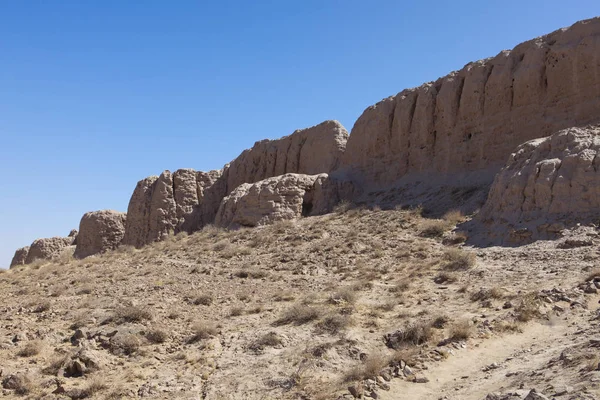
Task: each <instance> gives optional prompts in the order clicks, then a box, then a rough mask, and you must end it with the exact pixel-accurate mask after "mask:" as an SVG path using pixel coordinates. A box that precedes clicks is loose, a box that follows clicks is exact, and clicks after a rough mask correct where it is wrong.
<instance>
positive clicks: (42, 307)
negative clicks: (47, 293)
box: [33, 301, 50, 313]
mask: <svg viewBox="0 0 600 400" xmlns="http://www.w3.org/2000/svg"><path fill="white" fill-rule="evenodd" d="M48 310H50V302H49V301H43V302H41V303H39V304H38V305H37V306H36V307H35V308H34V309H33V312H34V313H42V312H46V311H48Z"/></svg>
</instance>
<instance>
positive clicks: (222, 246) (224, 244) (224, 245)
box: [213, 240, 231, 252]
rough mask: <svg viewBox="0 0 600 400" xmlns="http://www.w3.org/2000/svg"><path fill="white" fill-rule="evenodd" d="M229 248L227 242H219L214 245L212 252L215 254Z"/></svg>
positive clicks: (229, 244)
mask: <svg viewBox="0 0 600 400" xmlns="http://www.w3.org/2000/svg"><path fill="white" fill-rule="evenodd" d="M229 246H231V243H229V242H228V241H227V240H221V241H219V242H217V243H215V244H214V246H213V250H214V251H216V252H220V251H223V250H225V249H227V248H228V247H229Z"/></svg>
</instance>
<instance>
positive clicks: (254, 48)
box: [0, 0, 600, 267]
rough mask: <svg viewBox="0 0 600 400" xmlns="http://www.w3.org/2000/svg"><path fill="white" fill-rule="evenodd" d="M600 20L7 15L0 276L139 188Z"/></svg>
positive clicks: (236, 7)
mask: <svg viewBox="0 0 600 400" xmlns="http://www.w3.org/2000/svg"><path fill="white" fill-rule="evenodd" d="M599 14H600V2H598V0H588V1H585V0H581V1H574V0H572V1H564V0H561V1H558V0H544V1H540V0H527V1H522V0H521V1H514V0H504V1H481V0H477V1H471V0H468V1H467V0H462V1H461V0H456V1H427V0H424V1H411V2H408V1H398V0H396V1H383V0H381V1H366V0H362V1H356V0H338V1H333V0H332V1H327V0H302V1H291V0H290V1H287V0H277V1H276V0H272V1H260V0H257V1H201V0H196V1H186V0H178V1H165V0H161V1H153V0H143V1H142V0H130V1H122V0H96V1H88V0H59V1H42V0H40V1H28V0H23V1H2V2H0V139H1V144H0V167H1V170H2V171H4V178H3V179H1V180H0V267H8V265H9V263H10V259H11V257H12V255H13V252H14V250H15V249H16V248H17V247H22V246H25V245H28V244H30V243H31V242H32V241H33V240H34V239H36V238H38V237H49V236H64V235H67V234H68V233H69V230H70V229H72V228H77V227H78V225H79V219H80V218H81V216H82V215H83V213H85V212H86V211H91V210H98V209H105V208H108V209H116V210H120V211H126V210H127V203H128V201H129V197H130V195H131V192H132V191H133V189H134V187H135V184H136V182H137V181H138V180H140V179H142V178H144V177H146V176H149V175H157V174H159V173H160V172H161V171H163V170H165V169H170V170H172V171H173V170H175V169H178V168H195V169H199V170H208V169H218V168H221V167H222V166H223V164H225V163H226V162H228V161H230V160H231V159H233V158H235V157H236V156H237V155H238V154H239V153H240V152H241V151H242V150H243V149H245V148H248V147H251V146H252V144H253V143H254V142H255V141H257V140H260V139H264V138H277V137H280V136H283V135H287V134H290V133H291V132H293V131H294V130H295V129H298V128H304V127H308V126H312V125H315V124H317V123H319V122H321V121H323V120H326V119H337V120H339V121H341V122H342V123H343V124H344V125H345V126H346V128H347V129H348V130H350V129H351V128H352V125H353V124H354V121H355V120H356V118H358V116H359V115H360V114H361V112H362V111H363V110H364V109H365V108H366V107H367V106H369V105H371V104H373V103H375V102H377V101H379V100H380V99H382V98H384V97H387V96H390V95H393V94H395V93H397V92H399V91H401V90H402V89H404V88H407V87H413V86H417V85H420V84H421V83H423V82H427V81H431V80H434V79H437V78H438V77H440V76H443V75H445V74H446V73H448V72H450V71H452V70H455V69H459V68H461V67H462V66H463V65H465V64H466V63H468V62H469V61H474V60H477V59H480V58H485V57H489V56H493V55H496V54H497V53H498V52H499V51H500V50H502V49H508V48H512V47H513V46H514V45H516V44H517V43H519V42H522V41H524V40H528V39H531V38H533V37H536V36H540V35H542V34H545V33H548V32H550V31H553V30H556V29H558V28H561V27H564V26H568V25H570V24H572V23H573V22H575V21H577V20H580V19H585V18H590V17H593V16H596V15H599Z"/></svg>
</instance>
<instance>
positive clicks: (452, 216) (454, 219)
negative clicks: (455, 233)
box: [442, 210, 465, 226]
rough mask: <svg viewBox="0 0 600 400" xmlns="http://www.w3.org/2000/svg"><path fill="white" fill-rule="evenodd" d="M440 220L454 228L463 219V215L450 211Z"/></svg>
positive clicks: (457, 211)
mask: <svg viewBox="0 0 600 400" xmlns="http://www.w3.org/2000/svg"><path fill="white" fill-rule="evenodd" d="M442 219H443V220H444V221H446V222H448V223H449V224H450V225H452V226H455V225H456V224H458V223H460V222H462V221H463V220H464V219H465V216H464V214H463V213H462V211H460V210H450V211H448V212H447V213H446V214H444V215H443V216H442Z"/></svg>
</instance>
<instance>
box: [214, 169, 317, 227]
mask: <svg viewBox="0 0 600 400" xmlns="http://www.w3.org/2000/svg"><path fill="white" fill-rule="evenodd" d="M324 178H327V174H320V175H302V174H285V175H281V176H276V177H272V178H268V179H264V180H261V181H259V182H256V183H252V184H251V183H243V184H241V185H240V186H238V187H237V188H235V189H234V190H233V192H231V194H230V195H229V196H227V197H225V198H224V199H223V201H222V202H221V206H220V207H219V210H218V212H217V216H216V219H215V225H217V226H221V227H224V228H239V227H241V226H245V227H254V226H258V225H265V224H268V223H273V222H275V221H281V220H289V219H294V218H300V217H301V216H308V215H310V214H311V212H312V209H313V195H314V189H315V182H316V181H317V180H319V179H324Z"/></svg>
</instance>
